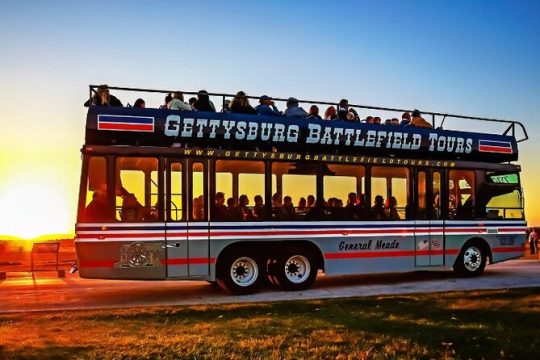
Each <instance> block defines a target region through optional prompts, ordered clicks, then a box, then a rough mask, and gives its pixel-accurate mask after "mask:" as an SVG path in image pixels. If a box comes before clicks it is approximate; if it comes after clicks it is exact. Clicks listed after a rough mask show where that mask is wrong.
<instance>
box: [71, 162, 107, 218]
mask: <svg viewBox="0 0 540 360" xmlns="http://www.w3.org/2000/svg"><path fill="white" fill-rule="evenodd" d="M85 196H86V199H85V207H84V209H83V211H82V216H81V218H80V219H79V221H81V222H110V221H111V220H112V219H111V215H112V206H110V204H109V203H108V199H107V161H106V159H105V158H104V157H102V156H92V157H91V158H90V159H89V160H88V182H87V187H86V195H85Z"/></svg>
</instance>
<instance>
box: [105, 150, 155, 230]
mask: <svg viewBox="0 0 540 360" xmlns="http://www.w3.org/2000/svg"><path fill="white" fill-rule="evenodd" d="M157 171H158V160H157V159H156V158H142V157H118V158H117V159H116V187H115V193H116V220H118V221H121V222H141V221H145V222H151V221H156V220H157V219H158V212H157V205H158V204H157Z"/></svg>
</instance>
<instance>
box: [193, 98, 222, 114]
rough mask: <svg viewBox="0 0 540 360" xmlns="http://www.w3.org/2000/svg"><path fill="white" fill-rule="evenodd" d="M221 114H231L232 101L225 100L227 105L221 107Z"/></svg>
mask: <svg viewBox="0 0 540 360" xmlns="http://www.w3.org/2000/svg"><path fill="white" fill-rule="evenodd" d="M195 100H197V99H195ZM221 112H222V113H230V112H231V100H229V99H227V100H225V103H224V104H223V106H222V107H221Z"/></svg>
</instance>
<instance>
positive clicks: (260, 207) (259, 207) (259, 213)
mask: <svg viewBox="0 0 540 360" xmlns="http://www.w3.org/2000/svg"><path fill="white" fill-rule="evenodd" d="M253 200H254V201H255V206H253V218H254V219H255V220H257V221H263V220H264V219H265V208H264V203H263V198H262V196H261V195H255V197H254V198H253Z"/></svg>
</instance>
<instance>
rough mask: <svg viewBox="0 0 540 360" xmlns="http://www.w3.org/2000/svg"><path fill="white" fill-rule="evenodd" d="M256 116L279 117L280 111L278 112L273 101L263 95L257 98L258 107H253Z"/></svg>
mask: <svg viewBox="0 0 540 360" xmlns="http://www.w3.org/2000/svg"><path fill="white" fill-rule="evenodd" d="M255 110H256V111H257V114H259V115H264V116H281V111H279V110H278V108H277V107H276V105H274V101H273V100H272V98H271V97H270V96H268V95H263V96H261V97H260V98H259V105H257V106H255Z"/></svg>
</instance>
